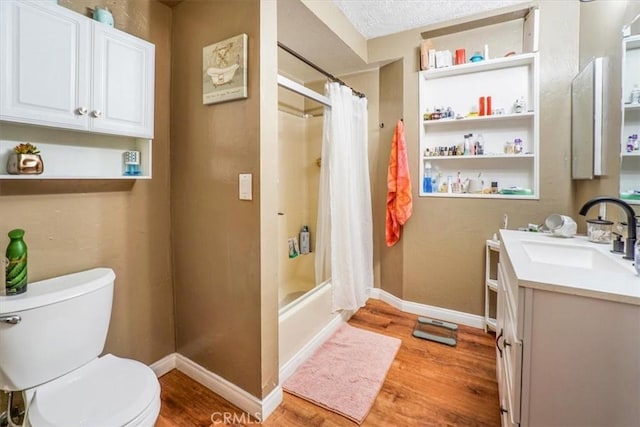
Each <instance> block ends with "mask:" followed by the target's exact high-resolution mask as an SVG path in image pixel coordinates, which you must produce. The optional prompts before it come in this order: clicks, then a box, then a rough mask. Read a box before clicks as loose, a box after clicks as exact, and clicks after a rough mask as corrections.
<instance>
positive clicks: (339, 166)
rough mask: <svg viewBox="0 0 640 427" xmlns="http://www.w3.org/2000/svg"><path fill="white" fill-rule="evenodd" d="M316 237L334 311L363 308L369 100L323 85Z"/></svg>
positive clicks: (369, 282) (368, 274) (367, 280)
mask: <svg viewBox="0 0 640 427" xmlns="http://www.w3.org/2000/svg"><path fill="white" fill-rule="evenodd" d="M325 92H326V94H327V97H328V98H329V99H330V100H331V108H325V112H324V127H323V141H322V167H321V169H320V190H319V200H318V223H317V234H316V259H315V262H316V266H315V270H316V283H317V284H320V283H322V282H324V281H326V280H328V279H329V278H331V283H332V287H333V310H334V311H337V310H356V309H358V308H359V307H362V306H364V304H365V302H366V300H367V298H368V296H369V289H370V288H372V287H373V227H372V223H373V219H372V214H371V189H370V185H369V161H368V151H367V99H366V98H358V97H357V96H355V95H353V93H352V91H351V89H350V88H348V87H346V86H343V85H340V84H338V83H327V85H326V87H325Z"/></svg>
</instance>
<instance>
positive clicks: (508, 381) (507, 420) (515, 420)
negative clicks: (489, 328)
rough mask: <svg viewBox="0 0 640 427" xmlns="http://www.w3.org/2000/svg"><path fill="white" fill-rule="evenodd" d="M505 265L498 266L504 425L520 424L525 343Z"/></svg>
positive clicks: (498, 348) (499, 369) (499, 363)
mask: <svg viewBox="0 0 640 427" xmlns="http://www.w3.org/2000/svg"><path fill="white" fill-rule="evenodd" d="M508 280H509V276H508V274H507V273H506V270H505V265H504V263H499V264H498V303H497V329H496V352H497V358H496V363H497V366H496V370H497V373H498V394H499V397H500V412H501V418H502V426H503V427H504V426H513V425H518V424H519V422H520V398H521V372H522V363H521V362H522V341H521V340H520V339H519V338H518V334H517V331H518V323H517V318H518V317H517V315H516V307H515V305H514V304H513V303H512V299H511V297H510V296H509V293H510V283H509V282H508Z"/></svg>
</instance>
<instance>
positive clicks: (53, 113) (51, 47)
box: [0, 1, 91, 129]
mask: <svg viewBox="0 0 640 427" xmlns="http://www.w3.org/2000/svg"><path fill="white" fill-rule="evenodd" d="M0 20H1V21H0V24H1V25H0V61H2V68H1V71H2V72H1V73H0V83H1V85H0V87H1V88H2V94H1V95H0V118H1V119H2V120H8V121H18V122H23V123H33V124H40V125H46V126H57V127H66V128H71V129H87V128H88V126H89V120H88V116H87V115H86V114H84V115H83V114H81V113H80V111H81V109H84V110H88V108H89V74H90V71H91V62H90V58H89V45H90V43H91V26H90V25H88V24H90V22H87V20H86V19H84V18H83V17H82V16H80V15H78V14H77V13H74V12H71V11H69V10H66V9H64V8H61V7H57V6H55V7H52V6H51V5H49V4H45V3H40V4H38V3H24V2H5V1H2V2H0Z"/></svg>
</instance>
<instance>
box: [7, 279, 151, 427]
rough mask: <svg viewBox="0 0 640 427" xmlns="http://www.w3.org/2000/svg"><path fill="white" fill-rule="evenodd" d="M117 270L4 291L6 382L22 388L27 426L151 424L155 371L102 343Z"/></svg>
mask: <svg viewBox="0 0 640 427" xmlns="http://www.w3.org/2000/svg"><path fill="white" fill-rule="evenodd" d="M114 280H115V274H114V272H113V270H111V269H108V268H96V269H92V270H88V271H84V272H80V273H74V274H70V275H66V276H61V277H56V278H53V279H48V280H44V281H41V282H35V283H30V284H29V289H28V291H27V292H26V293H25V294H22V295H19V296H10V297H5V296H0V343H1V345H0V389H1V390H4V391H8V392H14V393H16V392H21V393H22V395H23V401H24V402H25V416H24V421H23V424H22V425H23V426H25V427H27V426H30V427H54V426H55V427H63V426H64V427H73V426H78V427H81V426H82V427H85V426H86V427H122V426H127V427H129V426H131V427H132V426H144V427H146V426H153V425H154V424H155V421H156V419H157V417H158V414H159V412H160V384H159V383H158V379H157V378H156V376H155V374H154V372H153V371H152V370H151V369H150V368H149V367H148V366H146V365H144V364H142V363H140V362H137V361H135V360H130V359H123V358H120V357H116V356H114V355H111V354H106V355H103V356H100V357H98V355H99V354H100V353H101V352H102V349H103V347H104V342H105V339H106V333H107V329H108V325H109V318H110V315H111V304H112V297H113V285H114Z"/></svg>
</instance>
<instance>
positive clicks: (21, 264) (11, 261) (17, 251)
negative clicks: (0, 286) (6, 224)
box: [5, 229, 27, 295]
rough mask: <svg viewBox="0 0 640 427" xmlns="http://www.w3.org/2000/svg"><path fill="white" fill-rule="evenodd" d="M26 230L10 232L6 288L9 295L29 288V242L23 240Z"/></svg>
mask: <svg viewBox="0 0 640 427" xmlns="http://www.w3.org/2000/svg"><path fill="white" fill-rule="evenodd" d="M23 237H24V230H21V229H15V230H11V231H10V232H9V238H10V239H11V241H10V242H9V245H8V246H7V253H6V255H7V269H6V274H5V278H6V282H5V283H6V284H5V286H6V290H7V295H18V294H21V293H23V292H25V291H26V290H27V244H26V243H25V242H24V240H22V238H23Z"/></svg>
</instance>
